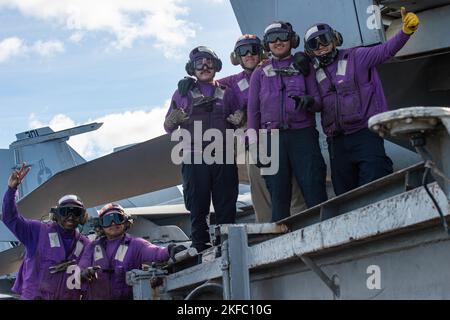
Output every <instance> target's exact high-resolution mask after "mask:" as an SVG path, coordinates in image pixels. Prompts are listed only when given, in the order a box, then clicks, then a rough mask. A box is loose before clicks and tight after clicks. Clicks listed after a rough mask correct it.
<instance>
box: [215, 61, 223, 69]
mask: <svg viewBox="0 0 450 320" xmlns="http://www.w3.org/2000/svg"><path fill="white" fill-rule="evenodd" d="M215 67H216V68H215V69H216V72H219V71H220V70H222V60H220V59H219V58H216V63H215Z"/></svg>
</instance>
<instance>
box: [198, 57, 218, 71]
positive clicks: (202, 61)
mask: <svg viewBox="0 0 450 320" xmlns="http://www.w3.org/2000/svg"><path fill="white" fill-rule="evenodd" d="M205 66H206V68H208V69H214V61H213V59H210V58H199V59H197V60H195V61H194V69H195V70H197V71H201V70H203V68H204V67H205Z"/></svg>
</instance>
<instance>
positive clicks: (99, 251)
mask: <svg viewBox="0 0 450 320" xmlns="http://www.w3.org/2000/svg"><path fill="white" fill-rule="evenodd" d="M101 259H103V251H102V247H101V246H100V245H96V246H95V248H94V261H97V260H101Z"/></svg>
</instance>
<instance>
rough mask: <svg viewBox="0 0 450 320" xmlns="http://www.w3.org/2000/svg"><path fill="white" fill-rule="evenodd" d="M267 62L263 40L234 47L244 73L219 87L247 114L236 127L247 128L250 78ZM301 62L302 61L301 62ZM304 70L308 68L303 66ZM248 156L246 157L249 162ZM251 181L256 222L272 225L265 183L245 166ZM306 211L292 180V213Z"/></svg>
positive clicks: (249, 39)
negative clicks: (227, 90)
mask: <svg viewBox="0 0 450 320" xmlns="http://www.w3.org/2000/svg"><path fill="white" fill-rule="evenodd" d="M266 59H268V57H267V55H266V53H265V52H264V48H263V45H262V42H261V40H260V39H259V38H258V37H257V36H255V35H251V34H244V35H242V36H240V37H239V39H238V40H237V41H236V44H235V45H234V50H233V52H231V54H230V61H231V64H233V65H235V66H237V65H240V66H241V67H242V69H244V70H243V71H241V72H239V73H237V74H234V75H231V76H228V77H225V78H222V79H219V80H218V81H219V83H220V84H223V85H225V86H227V87H228V88H229V89H230V90H232V91H233V94H234V95H235V96H236V97H237V100H238V103H239V108H238V110H242V111H244V113H243V118H244V119H243V121H242V122H241V123H239V122H238V121H239V120H240V116H241V115H240V114H237V119H238V120H237V121H236V125H238V126H244V127H245V126H246V125H245V124H246V118H247V104H248V92H249V88H250V77H251V75H252V73H253V71H254V70H255V69H256V67H257V66H258V64H259V63H261V61H263V60H266ZM299 61H300V60H299ZM301 61H302V62H303V63H304V62H306V63H309V62H308V61H305V60H304V59H303V60H301ZM302 67H303V68H307V67H309V65H307V66H304V65H303V66H302ZM248 157H249V155H248V154H247V159H249V158H248ZM246 167H247V172H248V178H249V181H250V193H251V197H252V203H253V208H254V210H255V216H256V221H257V222H270V221H271V220H272V204H271V199H270V193H269V190H267V186H266V182H265V181H264V179H263V177H262V176H261V173H260V168H259V167H258V166H257V165H255V164H251V163H249V161H247V164H246ZM304 209H306V204H305V200H304V199H303V195H302V193H301V191H300V188H299V187H298V184H297V181H296V180H295V179H292V201H291V207H290V212H291V214H295V213H298V212H301V211H303V210H304Z"/></svg>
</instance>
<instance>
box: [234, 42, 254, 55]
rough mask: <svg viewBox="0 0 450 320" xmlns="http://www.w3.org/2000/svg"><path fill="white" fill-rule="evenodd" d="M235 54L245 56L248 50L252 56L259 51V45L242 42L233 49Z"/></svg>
mask: <svg viewBox="0 0 450 320" xmlns="http://www.w3.org/2000/svg"><path fill="white" fill-rule="evenodd" d="M234 52H236V54H237V55H238V56H240V57H243V56H246V55H247V53H249V52H250V54H251V55H252V56H254V55H257V54H259V53H260V52H261V49H260V46H258V45H257V44H244V45H242V46H239V47H237V48H236V50H234Z"/></svg>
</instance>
